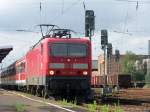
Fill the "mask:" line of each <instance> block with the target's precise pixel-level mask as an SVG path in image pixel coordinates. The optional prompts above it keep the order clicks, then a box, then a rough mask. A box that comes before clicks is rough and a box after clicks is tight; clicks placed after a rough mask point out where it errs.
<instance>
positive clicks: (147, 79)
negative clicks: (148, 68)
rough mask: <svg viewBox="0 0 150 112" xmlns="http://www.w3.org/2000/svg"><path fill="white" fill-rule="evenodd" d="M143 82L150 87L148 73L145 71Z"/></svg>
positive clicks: (149, 75)
mask: <svg viewBox="0 0 150 112" xmlns="http://www.w3.org/2000/svg"><path fill="white" fill-rule="evenodd" d="M145 82H146V85H147V86H148V87H150V73H147V74H146V76H145Z"/></svg>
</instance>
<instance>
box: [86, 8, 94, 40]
mask: <svg viewBox="0 0 150 112" xmlns="http://www.w3.org/2000/svg"><path fill="white" fill-rule="evenodd" d="M94 30H95V15H94V11H93V10H86V11H85V37H89V38H90V40H91V36H92V35H93V34H94Z"/></svg>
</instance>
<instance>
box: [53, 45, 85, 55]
mask: <svg viewBox="0 0 150 112" xmlns="http://www.w3.org/2000/svg"><path fill="white" fill-rule="evenodd" d="M51 55H52V56H76V57H86V56H87V45H86V44H80V43H53V44H52V45H51Z"/></svg>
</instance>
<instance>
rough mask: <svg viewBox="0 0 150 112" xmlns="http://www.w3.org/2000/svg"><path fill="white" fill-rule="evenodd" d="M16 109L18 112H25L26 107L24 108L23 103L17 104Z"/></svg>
mask: <svg viewBox="0 0 150 112" xmlns="http://www.w3.org/2000/svg"><path fill="white" fill-rule="evenodd" d="M15 108H16V111H17V112H24V111H25V107H24V105H23V104H21V103H17V104H16V105H15Z"/></svg>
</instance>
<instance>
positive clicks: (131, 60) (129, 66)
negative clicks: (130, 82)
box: [123, 51, 138, 73]
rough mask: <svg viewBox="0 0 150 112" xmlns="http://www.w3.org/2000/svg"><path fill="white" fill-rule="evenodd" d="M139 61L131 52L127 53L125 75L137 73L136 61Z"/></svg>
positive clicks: (124, 65)
mask: <svg viewBox="0 0 150 112" xmlns="http://www.w3.org/2000/svg"><path fill="white" fill-rule="evenodd" d="M137 59H138V57H137V55H136V54H134V53H133V52H131V51H127V52H126V55H125V59H124V61H123V73H133V72H135V66H134V65H135V61H136V60H137Z"/></svg>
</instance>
